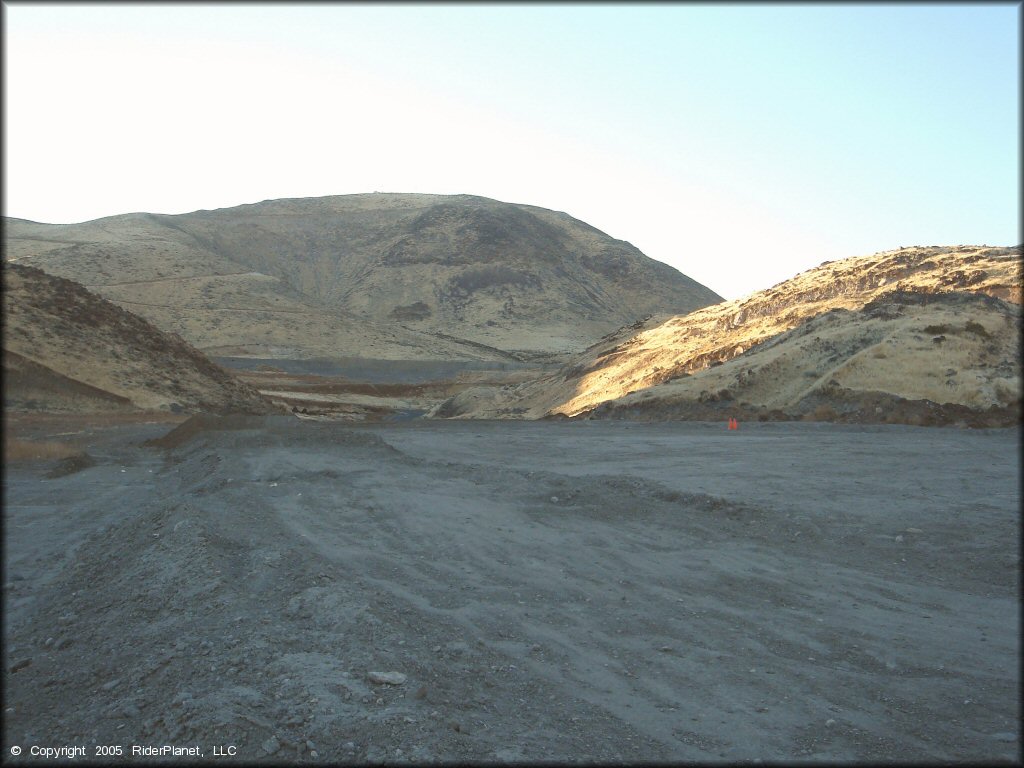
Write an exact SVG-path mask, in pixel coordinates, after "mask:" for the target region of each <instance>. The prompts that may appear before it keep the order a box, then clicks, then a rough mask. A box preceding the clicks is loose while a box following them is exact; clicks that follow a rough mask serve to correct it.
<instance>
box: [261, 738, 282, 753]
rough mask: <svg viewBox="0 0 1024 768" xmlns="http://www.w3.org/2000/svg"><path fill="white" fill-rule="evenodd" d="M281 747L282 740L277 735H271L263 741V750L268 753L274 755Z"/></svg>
mask: <svg viewBox="0 0 1024 768" xmlns="http://www.w3.org/2000/svg"><path fill="white" fill-rule="evenodd" d="M280 748H281V742H279V741H278V740H277V737H276V736H271V737H270V738H269V739H267V740H266V741H264V742H263V751H264V752H266V753H267V754H268V755H273V754H275V753H276V752H277V750H279V749H280Z"/></svg>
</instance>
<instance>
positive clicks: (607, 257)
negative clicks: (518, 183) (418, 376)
mask: <svg viewBox="0 0 1024 768" xmlns="http://www.w3.org/2000/svg"><path fill="white" fill-rule="evenodd" d="M6 238H7V242H6V246H7V248H6V253H7V258H8V259H10V260H13V261H16V262H18V263H28V264H32V265H34V266H37V267H40V268H42V269H45V270H46V271H48V272H51V273H53V274H58V275H61V276H64V277H68V278H70V279H74V280H77V281H79V282H82V283H83V284H85V285H86V286H88V287H89V288H90V289H92V290H95V291H96V292H97V293H100V294H101V295H103V296H104V297H106V298H108V299H110V300H112V301H115V302H117V303H118V304H121V305H122V306H124V307H126V308H128V309H131V310H132V311H134V312H137V313H139V314H141V315H143V316H145V317H146V318H148V319H150V320H151V321H153V322H154V323H155V324H157V325H158V326H160V327H161V328H164V329H165V330H171V331H174V332H176V333H179V334H180V335H181V336H182V337H184V338H185V339H187V340H188V341H189V342H190V343H192V344H194V345H195V346H197V347H198V348H199V349H201V350H203V351H205V352H207V353H209V354H217V355H252V356H256V357H277V358H288V357H293V358H294V357H315V356H330V357H342V356H353V357H364V358H373V359H448V360H451V359H459V360H475V359H481V360H500V359H503V358H504V357H507V353H509V352H516V353H525V354H526V355H529V354H531V353H538V352H539V353H564V352H567V351H569V352H571V351H579V350H582V349H583V348H585V347H586V346H587V345H588V344H590V343H592V342H593V341H594V340H595V339H597V338H599V337H600V336H602V335H603V334H606V333H608V332H609V331H612V330H614V329H616V328H618V327H620V326H622V325H624V324H627V323H631V322H633V321H635V320H637V319H638V318H640V317H644V316H646V315H649V314H651V313H654V312H671V313H685V312H689V311H692V310H694V309H697V308H700V307H703V306H707V305H709V304H712V303H715V302H718V301H720V300H721V297H719V296H718V295H717V294H715V293H714V292H713V291H711V290H709V289H707V288H705V287H704V286H702V285H700V284H698V283H696V282H694V281H693V280H691V279H690V278H687V277H686V276H685V275H682V274H681V273H679V272H678V271H676V270H675V269H673V268H671V267H669V266H667V265H664V264H661V263H659V262H656V261H654V260H652V259H649V258H648V257H646V256H644V255H643V254H642V253H641V252H640V251H639V250H637V249H636V248H635V247H633V246H632V245H630V244H629V243H626V242H624V241H621V240H615V239H613V238H611V237H609V236H608V235H606V234H604V233H602V232H600V231H599V230H597V229H594V228H593V227H591V226H589V225H587V224H585V223H583V222H581V221H578V220H576V219H574V218H572V217H571V216H568V215H566V214H564V213H558V212H554V211H549V210H546V209H543V208H537V207H533V206H527V205H517V204H510V203H502V202H498V201H495V200H490V199H487V198H482V197H473V196H469V195H455V196H444V195H417V194H366V195H344V196H335V197H324V198H306V199H291V200H270V201H264V202H261V203H256V204H252V205H242V206H238V207H234V208H224V209H219V210H214V211H196V212H194V213H189V214H182V215H173V216H172V215H161V214H145V213H135V214H126V215H123V216H114V217H110V218H106V219H99V220H96V221H92V222H86V223H83V224H68V225H53V224H38V223H34V222H27V221H23V220H18V219H8V220H7V227H6ZM502 353H505V354H504V355H503V354H502Z"/></svg>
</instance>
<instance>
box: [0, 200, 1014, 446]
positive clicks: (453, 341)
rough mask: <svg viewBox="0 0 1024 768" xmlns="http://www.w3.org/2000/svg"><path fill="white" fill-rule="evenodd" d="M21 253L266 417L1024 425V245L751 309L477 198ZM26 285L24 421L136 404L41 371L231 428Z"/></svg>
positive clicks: (803, 282)
mask: <svg viewBox="0 0 1024 768" xmlns="http://www.w3.org/2000/svg"><path fill="white" fill-rule="evenodd" d="M4 244H5V263H6V264H8V265H14V266H29V267H34V268H37V269H40V270H42V271H43V272H45V273H47V274H50V275H53V276H55V277H60V278H64V279H65V280H70V281H73V282H74V283H77V284H79V285H80V286H81V287H82V288H83V289H84V290H85V291H87V292H89V294H90V295H93V296H95V301H96V302H97V304H96V306H97V307H100V306H106V305H101V304H100V303H99V302H100V301H102V300H106V301H107V302H112V303H113V304H114V305H116V306H117V307H120V308H121V309H122V310H126V311H127V312H129V313H131V314H132V315H133V316H137V317H139V318H140V319H142V320H144V321H146V322H148V323H149V325H148V326H146V330H142V326H138V327H133V329H132V330H131V331H128V330H127V329H125V333H129V334H135V339H134V340H133V341H132V342H130V346H131V347H132V348H136V349H141V348H146V347H152V348H154V349H158V348H159V347H160V345H161V343H164V342H163V341H162V339H164V338H165V337H164V336H161V334H167V333H170V334H173V335H175V336H176V337H178V338H180V339H181V340H182V341H183V342H185V343H186V344H188V345H190V346H191V347H193V348H195V350H196V351H197V353H198V354H199V355H200V356H205V357H206V358H208V359H210V360H211V361H212V362H213V364H214V365H215V366H216V367H217V368H218V369H220V370H222V371H224V372H225V374H226V375H228V376H231V377H234V378H235V379H236V380H237V381H238V382H239V383H240V384H241V385H244V386H246V387H249V388H250V389H251V390H256V391H258V392H260V393H261V395H262V397H263V398H264V399H265V400H266V403H267V405H266V406H265V407H270V408H276V409H281V408H284V409H288V410H292V411H293V412H295V413H297V414H299V415H300V416H303V417H308V418H314V419H315V418H326V419H340V420H348V421H366V420H369V421H376V420H381V419H388V418H410V417H416V416H423V415H426V416H429V417H433V418H502V419H507V418H525V419H536V418H552V417H570V418H579V417H586V418H628V419H649V420H663V419H674V420H680V419H682V420H694V419H697V420H702V419H703V420H724V419H725V418H727V417H728V416H727V415H731V416H734V417H739V418H742V419H744V420H749V419H755V420H793V419H811V420H826V421H867V422H872V421H874V422H883V423H908V424H963V425H969V426H981V425H1001V424H1013V423H1016V420H1017V418H1018V417H1019V399H1020V386H1021V383H1020V362H1021V360H1020V351H1019V350H1020V327H1021V323H1020V304H1021V272H1020V265H1021V252H1020V248H1019V247H1017V248H994V247H988V246H963V245H961V246H930V247H915V248H903V249H900V250H898V251H887V252H881V253H877V254H873V255H869V256H854V257H851V258H849V259H843V260H840V261H837V262H831V263H826V264H822V265H821V266H819V267H816V268H814V269H810V270H807V271H806V272H803V273H801V274H800V275H797V276H794V277H793V278H792V279H790V280H787V281H784V282H782V283H779V284H778V285H775V286H772V287H771V288H767V289H765V290H763V291H759V292H756V293H754V294H751V295H750V296H747V297H744V298H743V299H739V300H734V301H729V302H725V301H722V300H721V297H720V296H718V295H717V294H715V293H714V292H713V291H711V290H710V289H708V288H706V287H704V286H701V285H699V284H698V283H696V282H695V281H693V280H691V279H690V278H688V277H686V276H685V275H683V274H680V273H679V272H678V271H676V270H674V269H672V268H671V267H668V266H666V265H664V264H661V263H659V262H655V261H653V260H651V259H649V258H647V257H646V256H644V255H643V254H642V253H640V252H639V251H638V250H637V249H636V248H634V247H633V246H631V245H630V244H629V243H627V242H624V241H621V240H615V239H613V238H611V237H609V236H607V235H605V234H604V233H602V232H600V231H598V230H596V229H594V228H593V227H590V226H589V225H587V224H585V223H584V222H581V221H578V220H576V219H573V218H572V217H571V216H568V215H566V214H564V213H557V212H554V211H548V210H545V209H541V208H536V207H534V206H528V205H514V204H508V203H500V202H498V201H494V200H489V199H486V198H480V197H473V196H469V195H457V196H441V195H402V194H372V195H346V196H338V197H327V198H310V199H294V200H271V201H264V202H262V203H256V204H252V205H243V206H238V207H236V208H228V209H219V210H215V211H197V212H195V213H191V214H182V215H174V216H171V215H161V214H144V213H136V214H125V215H122V216H114V217H110V218H108V219H100V220H96V221H92V222H85V223H82V224H68V225H53V224H39V223H35V222H28V221H24V220H17V219H7V220H5V235H4ZM11 274H12V275H14V274H15V273H14V272H13V271H11ZM10 282H11V283H12V286H14V287H15V288H16V289H17V290H16V291H8V292H6V293H5V317H6V316H7V315H10V316H11V317H12V319H13V318H16V317H21V318H22V319H21V320H18V321H16V322H15V324H14V325H13V326H12V330H15V329H16V333H10V334H7V335H6V336H5V369H6V370H8V371H9V372H10V374H11V376H10V381H11V385H12V386H11V387H10V388H9V390H8V391H7V394H5V397H6V400H5V403H7V407H8V408H14V409H15V410H16V411H18V412H21V411H23V410H26V408H25V406H26V405H27V404H32V403H34V404H36V407H35V408H34V409H33V408H28V409H27V410H29V411H31V410H39V411H41V412H45V411H47V410H49V409H53V408H58V410H62V411H71V410H82V409H85V411H88V410H89V409H90V408H93V407H96V408H100V409H101V410H102V409H106V410H110V406H109V403H108V405H105V406H102V408H101V406H100V405H99V400H96V399H95V398H92V399H89V398H85V399H83V398H82V397H80V396H78V397H74V398H69V399H68V401H67V402H66V403H64V404H62V405H57V404H56V400H55V397H54V394H53V387H51V388H50V390H51V394H50V395H49V396H47V397H46V398H43V399H40V398H39V397H35V396H30V395H29V394H26V393H25V392H23V391H22V389H21V387H22V385H21V383H20V382H22V381H23V380H25V374H24V371H25V370H27V368H28V367H30V366H33V365H43V366H45V367H47V368H48V369H50V370H51V371H52V372H53V374H54V375H56V376H60V377H64V378H65V379H66V380H67V381H70V382H72V383H73V384H67V386H79V387H80V388H81V387H92V388H95V389H97V390H100V391H102V392H105V393H107V394H108V395H112V396H114V397H127V398H128V400H129V401H130V405H129V406H127V407H128V408H129V409H141V410H157V411H160V410H163V411H169V410H170V409H172V408H173V409H174V412H175V413H196V412H200V411H209V412H221V411H223V409H222V408H220V407H219V406H217V407H213V406H214V403H215V402H219V401H215V400H209V398H208V397H207V395H206V394H204V393H203V392H202V391H201V390H202V389H203V387H202V386H199V385H195V386H193V385H190V384H181V383H178V384H177V385H174V383H173V382H171V381H170V380H169V378H168V376H167V372H166V371H165V370H164V371H162V370H159V368H160V366H159V364H157V363H156V361H155V360H151V361H150V362H151V363H152V364H153V365H155V366H156V369H154V370H153V371H151V372H150V373H149V374H148V375H141V374H140V375H136V376H135V377H134V378H135V379H136V382H135V384H134V385H132V386H135V387H136V389H135V390H133V391H134V393H135V396H131V395H130V394H129V393H128V392H127V390H126V389H125V387H126V385H125V383H124V381H125V380H126V377H125V375H124V374H123V373H117V372H116V371H117V368H118V365H119V364H114V365H111V361H110V360H109V355H108V354H107V351H106V348H104V349H98V348H96V347H93V346H91V345H89V344H88V343H85V341H84V340H86V339H88V338H89V337H90V335H93V330H92V329H91V327H90V322H91V321H90V320H89V317H91V316H92V314H95V315H96V316H98V317H102V316H104V315H105V313H107V312H109V310H101V311H97V312H94V313H88V312H86V313H78V316H77V317H76V316H74V314H75V313H71V314H70V315H67V316H65V317H64V318H62V319H61V321H60V322H58V323H57V324H56V325H55V324H54V323H52V322H50V320H52V318H50V320H48V319H47V317H44V316H38V317H35V320H34V321H31V320H30V319H29V318H28V317H25V316H24V315H23V314H19V306H20V304H19V302H22V301H24V300H25V297H26V295H27V294H25V288H24V284H23V283H24V281H16V280H14V278H13V277H12V280H11V281H10ZM36 282H37V283H38V279H37V281H36ZM33 285H35V283H33ZM83 295H84V294H83ZM100 337H101V334H100V332H99V331H97V333H96V338H97V339H98V338H100ZM51 340H52V341H51ZM115 346H116V345H115ZM71 349H73V350H74V353H73V354H69V353H68V352H69V350H71ZM92 349H95V350H96V355H97V356H98V357H99V358H100V359H91V358H90V356H91V354H92V353H91V352H90V350H92ZM104 356H106V359H103V358H104ZM130 357H131V356H130V355H129V357H128V358H124V359H125V360H127V359H129V358H130ZM147 359H149V358H146V357H145V356H144V355H142V356H139V355H136V356H135V359H134V361H133V362H132V363H131V365H133V366H135V367H137V368H141V367H146V366H147V365H149V363H147V362H145V360H147ZM196 359H198V358H196ZM101 360H102V363H101ZM100 363H101V364H100ZM200 367H202V366H201V365H200ZM112 377H113V378H118V377H119V381H120V382H121V383H115V382H114V381H112V380H108V379H111V378H112ZM179 378H180V377H179ZM65 383H66V382H65ZM174 386H177V389H174ZM172 389H173V390H174V392H175V394H174V396H172V395H171V392H172ZM8 394H9V396H8ZM204 397H205V398H206V399H204ZM101 399H102V398H101ZM108 401H109V398H108ZM110 402H113V401H110ZM225 402H226V401H225ZM90 403H91V405H90ZM200 404H205V405H204V406H203V407H200ZM122 405H124V404H122ZM232 407H233V408H234V407H237V404H236V406H232ZM247 407H248V406H247Z"/></svg>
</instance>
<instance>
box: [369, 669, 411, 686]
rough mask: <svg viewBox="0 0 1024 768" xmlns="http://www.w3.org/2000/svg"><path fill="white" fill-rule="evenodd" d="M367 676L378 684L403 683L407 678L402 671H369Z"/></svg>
mask: <svg viewBox="0 0 1024 768" xmlns="http://www.w3.org/2000/svg"><path fill="white" fill-rule="evenodd" d="M366 677H367V679H368V680H369V681H370V682H371V683H377V684H378V685H402V684H403V683H404V682H405V681H406V679H407V678H406V676H405V675H403V674H402V673H401V672H368V673H367V675H366Z"/></svg>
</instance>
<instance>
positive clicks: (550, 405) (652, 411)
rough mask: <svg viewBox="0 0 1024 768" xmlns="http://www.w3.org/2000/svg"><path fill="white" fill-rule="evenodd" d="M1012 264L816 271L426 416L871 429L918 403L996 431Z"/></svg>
mask: <svg viewBox="0 0 1024 768" xmlns="http://www.w3.org/2000/svg"><path fill="white" fill-rule="evenodd" d="M1020 258H1021V251H1020V248H1019V247H1018V248H989V247H986V246H980V247H977V246H959V247H937V246H936V247H926V248H906V249H900V250H898V251H887V252H884V253H878V254H874V255H872V256H862V257H855V258H850V259H844V260H841V261H836V262H826V263H824V264H822V265H821V266H819V267H816V268H814V269H811V270H808V271H806V272H803V273H801V274H799V275H797V276H796V277H794V278H792V279H790V280H787V281H784V282H782V283H779V284H778V285H775V286H773V287H772V288H769V289H767V290H764V291H758V292H756V293H754V294H751V295H750V296H747V297H745V298H743V299H738V300H735V301H728V302H722V303H720V304H718V305H716V306H712V307H707V308H705V309H702V310H699V311H697V312H693V313H691V314H688V315H685V316H674V317H665V316H661V317H654V318H651V319H649V320H648V321H646V322H642V323H637V324H635V325H634V326H633V327H631V328H627V329H623V330H622V331H621V332H619V333H616V334H611V335H609V336H608V337H607V338H605V339H602V340H601V341H600V342H598V343H597V344H595V345H593V346H592V347H591V348H589V349H588V350H586V351H585V352H583V353H581V354H579V355H577V356H576V357H575V358H574V359H573V360H572V361H571V362H570V363H569V364H568V365H566V366H565V367H564V368H562V369H561V370H559V371H557V372H554V373H552V374H549V375H546V376H544V377H541V378H539V379H537V380H535V381H532V382H528V383H525V384H523V385H521V386H519V387H517V388H515V389H513V390H505V391H502V390H496V389H491V390H484V389H476V390H466V391H465V392H463V393H460V394H459V395H458V396H457V397H456V398H454V399H452V400H450V401H448V402H446V403H445V404H443V405H442V406H441V407H440V408H439V409H438V410H437V414H438V415H447V416H463V417H490V418H540V417H543V416H548V415H555V414H563V415H568V416H575V415H579V414H584V413H590V414H593V415H605V416H623V417H625V416H631V417H640V418H712V417H714V418H717V417H718V416H717V415H716V414H722V413H725V412H726V411H731V412H734V413H737V412H739V413H743V415H767V414H768V413H772V412H774V413H773V414H772V415H773V417H780V418H792V417H798V416H799V417H802V416H807V415H808V414H810V415H813V414H815V413H817V414H819V415H821V416H822V417H834V416H844V415H846V416H849V417H851V418H852V417H853V416H855V415H856V416H857V417H858V418H865V419H868V420H870V419H876V420H880V421H881V420H888V419H890V418H891V419H892V420H899V419H900V413H898V412H899V411H901V410H902V411H908V410H915V408H916V406H910V405H907V402H913V401H920V402H924V401H928V402H932V403H937V404H947V405H950V406H960V407H961V409H960V410H958V409H956V408H951V409H947V410H949V414H948V416H949V420H952V419H953V418H954V416H956V414H959V413H960V412H961V410H968V411H980V410H987V409H989V408H996V409H997V410H998V409H1009V410H1007V411H1006V414H1004V416H1005V417H1006V418H1012V413H1010V411H1012V410H1013V407H1016V406H1017V405H1018V401H1019V398H1020V390H1021V377H1020V364H1021V357H1020V301H1021V263H1020ZM917 410H919V409H917ZM1000 412H1001V411H1000ZM915 414H916V411H915ZM915 418H917V416H916V415H915ZM922 418H923V417H922ZM925 420H927V419H925ZM938 420H940V421H941V420H942V419H938Z"/></svg>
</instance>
